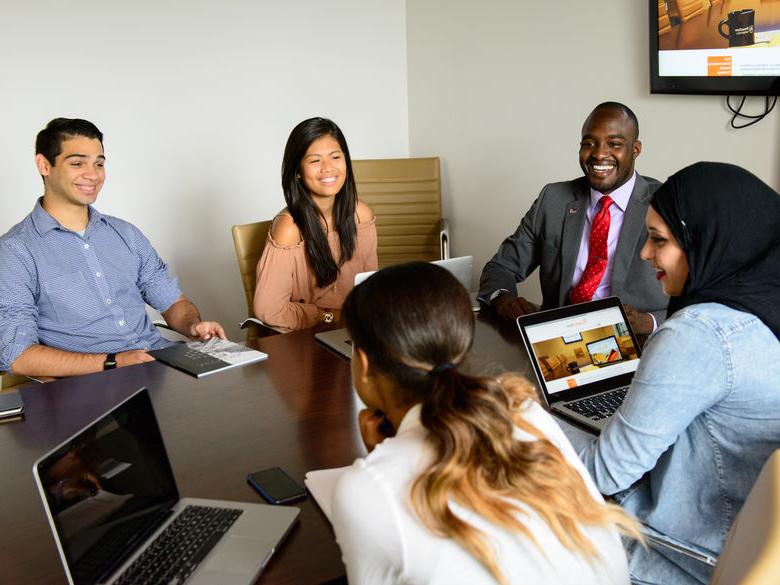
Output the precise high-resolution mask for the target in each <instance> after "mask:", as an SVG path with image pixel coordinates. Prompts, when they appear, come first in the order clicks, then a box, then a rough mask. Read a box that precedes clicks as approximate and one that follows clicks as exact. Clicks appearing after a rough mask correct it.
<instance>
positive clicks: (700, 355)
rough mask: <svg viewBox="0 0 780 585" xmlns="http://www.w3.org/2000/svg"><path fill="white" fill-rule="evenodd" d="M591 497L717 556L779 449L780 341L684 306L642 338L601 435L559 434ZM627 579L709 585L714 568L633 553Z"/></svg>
mask: <svg viewBox="0 0 780 585" xmlns="http://www.w3.org/2000/svg"><path fill="white" fill-rule="evenodd" d="M567 434H568V435H569V438H570V440H571V441H572V443H573V444H574V446H575V449H576V450H577V452H578V454H579V456H580V458H581V459H582V460H583V462H584V463H585V466H586V468H587V469H588V470H589V471H590V473H591V475H592V476H593V479H594V480H595V482H596V485H597V486H598V488H599V490H600V491H601V492H602V493H604V494H609V495H613V496H614V497H615V499H616V500H617V501H618V502H619V503H620V504H621V505H622V506H623V507H624V508H625V509H626V510H627V511H629V512H630V513H632V514H634V515H635V516H636V517H637V518H639V519H640V520H641V521H642V522H644V523H645V524H647V525H648V526H650V527H651V528H652V529H653V530H655V531H657V532H660V533H662V534H665V535H669V536H671V537H672V538H674V539H677V540H680V541H683V542H686V543H691V544H693V545H695V546H697V547H700V548H704V549H707V550H709V551H712V552H714V553H715V554H716V555H717V554H718V553H720V551H721V549H722V548H723V544H724V541H725V537H726V534H727V532H728V530H729V528H730V527H731V524H732V523H733V521H734V517H735V515H736V514H737V512H739V510H740V508H741V507H742V504H743V502H744V500H745V498H746V497H747V495H748V492H749V491H750V489H751V487H752V486H753V482H754V481H755V479H756V478H757V476H758V473H759V472H760V470H761V467H762V465H763V464H764V463H765V462H766V460H767V458H768V457H769V455H770V454H771V453H772V451H773V450H775V449H777V448H780V342H778V339H777V338H776V337H775V336H774V335H773V334H772V332H771V331H770V330H769V328H767V327H766V325H764V324H763V323H762V322H761V321H760V320H759V319H758V318H756V317H755V316H754V315H751V314H749V313H744V312H741V311H737V310H734V309H732V308H729V307H726V306H724V305H720V304H717V303H703V304H698V305H692V306H689V307H686V308H684V309H682V310H680V311H678V312H677V313H675V314H674V315H673V316H672V317H671V318H670V319H669V320H667V321H666V322H665V323H663V324H662V325H661V326H660V327H659V328H658V329H657V331H656V332H655V333H654V334H653V335H652V336H651V337H650V338H649V339H648V342H647V344H646V345H645V352H644V354H643V356H642V361H641V363H640V365H639V368H638V369H637V372H636V374H635V376H634V380H633V383H632V385H631V388H630V390H629V392H628V395H627V397H626V400H625V402H624V403H623V405H622V406H621V407H620V409H619V410H618V412H617V413H616V414H615V416H613V417H612V419H611V420H610V421H609V423H608V424H607V426H606V427H605V428H604V430H603V431H602V433H601V435H600V436H599V437H598V438H594V437H592V436H590V437H585V435H584V434H583V433H573V432H570V433H567ZM633 548H634V550H633V551H632V556H631V559H630V563H629V566H630V569H631V573H632V577H635V578H637V579H640V580H642V581H646V582H650V583H662V584H664V585H675V584H678V583H697V582H708V581H709V578H710V577H711V569H708V568H706V567H705V566H704V565H703V564H700V563H696V562H695V561H689V560H688V559H685V558H682V557H679V556H678V555H674V554H664V555H663V556H662V555H659V554H658V553H656V552H654V551H653V550H650V551H646V550H644V549H642V548H641V547H633Z"/></svg>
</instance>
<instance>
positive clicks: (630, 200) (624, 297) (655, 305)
mask: <svg viewBox="0 0 780 585" xmlns="http://www.w3.org/2000/svg"><path fill="white" fill-rule="evenodd" d="M641 151H642V143H641V142H640V141H639V122H638V121H637V118H636V115H635V114H634V112H632V111H631V109H630V108H628V107H627V106H625V105H623V104H619V103H616V102H605V103H603V104H599V105H598V106H596V108H595V109H594V110H593V112H591V114H590V115H589V116H588V118H587V119H586V120H585V123H584V124H583V126H582V141H581V142H580V167H582V171H583V173H585V176H584V177H580V178H579V179H574V180H572V181H566V182H562V183H551V184H549V185H546V186H545V187H544V189H542V192H541V193H540V194H539V197H538V198H537V199H536V201H534V204H533V205H532V206H531V209H530V210H529V211H528V213H526V214H525V217H524V218H523V220H522V221H521V222H520V225H519V226H518V228H517V230H516V231H515V233H514V234H513V235H511V236H509V237H508V238H507V239H506V240H504V242H503V243H502V244H501V246H500V247H499V249H498V252H496V255H495V256H493V258H492V259H491V260H490V262H488V263H487V264H486V265H485V268H484V269H483V271H482V277H481V278H480V287H479V288H480V290H479V299H480V301H481V302H482V303H483V304H485V305H489V306H490V307H491V308H493V310H495V312H496V313H497V314H498V315H499V316H500V317H502V318H504V319H515V318H516V317H518V316H519V315H524V314H526V313H529V312H533V311H534V310H537V309H536V308H535V307H534V306H533V305H532V304H531V303H529V302H528V301H527V300H526V299H524V298H523V297H518V296H516V288H515V284H516V283H518V282H522V281H523V280H524V279H526V278H527V277H528V276H529V275H530V274H531V273H532V272H533V271H534V270H535V269H536V268H537V267H539V270H540V273H539V278H540V280H541V285H542V297H543V299H542V306H541V308H542V309H552V308H554V307H559V306H562V305H566V304H569V303H570V302H571V297H572V296H575V298H576V300H578V301H582V300H589V299H599V298H603V297H606V296H610V295H616V296H618V297H620V300H621V301H622V302H623V304H624V305H625V306H626V311H627V313H628V317H629V319H630V321H631V325H632V327H633V329H634V331H635V332H636V333H639V334H646V333H651V332H652V331H653V329H654V328H655V327H656V326H657V324H659V323H660V322H661V321H663V319H664V318H665V312H666V305H667V303H668V299H667V297H666V296H665V295H664V294H663V292H662V290H661V286H660V284H659V283H658V281H657V279H656V273H655V270H654V269H653V267H652V266H651V265H650V264H649V263H647V262H644V261H642V260H641V259H640V257H639V251H640V250H641V249H642V246H643V245H644V243H645V240H646V239H647V229H646V228H645V214H646V213H647V206H648V204H649V200H650V197H651V195H652V194H653V193H654V192H655V191H656V190H657V189H658V187H659V186H660V183H659V182H658V181H656V180H655V179H651V178H649V177H643V176H641V175H640V174H638V173H636V172H635V171H634V162H635V160H636V158H637V157H638V156H639V153H640V152H641ZM605 195H606V196H609V197H604V196H605ZM602 207H605V208H606V209H605V210H604V212H603V213H601V210H602ZM604 213H606V214H608V216H609V217H608V218H607V219H606V232H607V233H608V235H605V232H604V230H603V229H602V230H601V236H602V240H603V239H604V238H605V237H606V240H607V243H606V249H607V250H608V258H607V262H606V263H605V264H604V266H603V267H602V268H601V269H600V270H598V271H596V272H597V274H596V276H595V280H594V278H593V277H594V275H593V272H594V269H593V267H591V264H594V263H595V262H596V260H597V259H596V257H595V254H594V249H593V246H591V237H590V236H591V229H592V227H593V229H594V233H597V234H598V233H599V228H598V225H599V222H602V221H603V219H604V217H603V214H604ZM599 215H601V219H599V217H598V216H599ZM595 240H596V238H594V242H595ZM603 245H604V242H603V241H602V246H603ZM572 289H577V290H576V294H575V295H572ZM583 289H584V291H585V292H584V295H583Z"/></svg>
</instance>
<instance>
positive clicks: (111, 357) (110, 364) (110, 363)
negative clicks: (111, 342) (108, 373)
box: [103, 353, 116, 370]
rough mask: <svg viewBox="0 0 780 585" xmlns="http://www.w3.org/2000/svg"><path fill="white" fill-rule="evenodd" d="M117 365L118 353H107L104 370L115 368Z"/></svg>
mask: <svg viewBox="0 0 780 585" xmlns="http://www.w3.org/2000/svg"><path fill="white" fill-rule="evenodd" d="M115 367H116V354H115V353H109V354H107V355H106V361H104V362H103V369H104V370H113V369H114V368H115Z"/></svg>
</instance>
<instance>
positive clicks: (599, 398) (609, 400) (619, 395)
mask: <svg viewBox="0 0 780 585" xmlns="http://www.w3.org/2000/svg"><path fill="white" fill-rule="evenodd" d="M627 391H628V386H624V387H623V388H616V389H615V390H610V391H609V392H604V393H603V394H596V395H595V396H588V397H587V398H583V399H582V400H576V401H574V402H569V403H568V404H564V405H563V407H564V408H568V409H569V410H573V411H574V412H576V413H577V414H580V415H582V416H585V417H587V418H589V419H591V420H603V419H605V418H609V417H610V416H612V415H613V414H615V411H616V410H617V409H618V408H620V405H621V404H623V400H624V399H625V397H626V392H627Z"/></svg>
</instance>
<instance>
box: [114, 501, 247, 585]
mask: <svg viewBox="0 0 780 585" xmlns="http://www.w3.org/2000/svg"><path fill="white" fill-rule="evenodd" d="M242 512H243V510H236V509H232V508H212V507H207V506H187V507H186V508H184V510H183V511H182V512H181V514H179V515H178V516H177V517H176V519H175V520H174V521H173V522H171V523H170V524H169V525H168V527H167V528H166V529H165V530H163V531H162V532H161V533H160V534H159V535H158V536H157V538H155V539H154V541H152V543H151V544H150V545H149V546H148V547H147V549H146V550H145V551H144V552H143V553H142V554H141V556H139V557H138V558H137V559H136V560H135V561H133V564H131V565H130V566H129V567H128V568H127V569H126V570H125V572H124V573H122V575H121V576H120V577H119V579H117V580H116V582H115V584H116V585H156V584H158V583H159V584H160V585H178V584H179V583H184V582H185V581H186V580H187V578H188V577H189V576H190V575H191V574H192V572H193V571H194V570H195V568H196V567H197V566H198V564H199V563H200V562H201V561H202V560H203V559H204V558H205V557H206V555H207V554H208V553H209V551H211V549H212V548H214V546H216V544H217V542H219V539H220V538H222V536H223V535H224V534H225V532H227V530H228V529H229V528H230V526H231V525H232V524H233V523H234V522H235V521H236V520H237V519H238V517H239V516H240V515H241V513H242Z"/></svg>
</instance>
